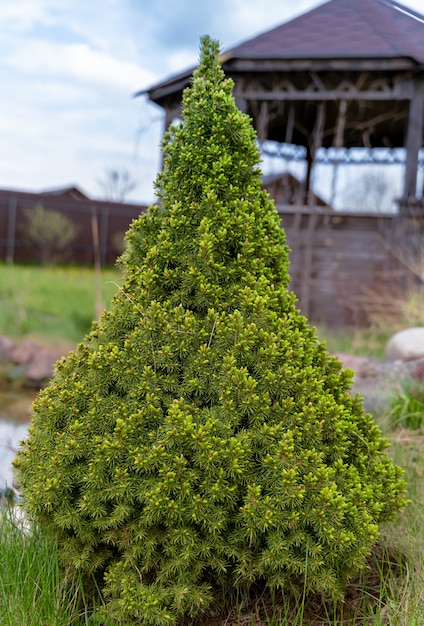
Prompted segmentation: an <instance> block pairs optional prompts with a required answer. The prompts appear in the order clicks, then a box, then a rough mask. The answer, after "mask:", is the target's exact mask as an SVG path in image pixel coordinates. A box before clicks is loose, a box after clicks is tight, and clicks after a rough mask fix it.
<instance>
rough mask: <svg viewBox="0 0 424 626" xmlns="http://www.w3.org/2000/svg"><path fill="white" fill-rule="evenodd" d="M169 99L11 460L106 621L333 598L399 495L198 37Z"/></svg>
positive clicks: (399, 485) (225, 86) (146, 620)
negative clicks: (236, 600)
mask: <svg viewBox="0 0 424 626" xmlns="http://www.w3.org/2000/svg"><path fill="white" fill-rule="evenodd" d="M183 104H184V123H182V124H179V125H177V126H173V127H171V129H170V131H169V132H168V134H167V135H166V137H165V140H164V153H165V163H164V169H163V172H162V173H161V174H160V175H159V176H158V179H157V193H158V198H159V200H160V206H153V207H151V208H150V209H149V211H148V213H147V214H146V215H143V216H142V217H140V219H138V220H137V221H136V222H135V223H134V224H133V225H132V227H131V229H130V231H129V233H128V235H127V249H126V252H125V253H124V256H123V259H122V264H123V269H124V285H123V287H122V288H121V289H120V291H119V292H118V293H117V295H116V296H115V298H114V301H113V304H112V307H111V310H110V311H108V312H105V313H104V314H103V315H102V317H101V319H100V321H99V323H98V324H94V326H93V329H92V331H91V333H90V334H89V335H88V336H87V337H86V340H85V342H84V343H82V344H81V345H79V346H78V348H77V350H76V351H75V352H73V353H72V352H71V353H70V354H69V356H67V357H66V358H65V359H63V360H62V361H61V362H60V363H59V364H58V366H57V371H56V375H55V378H54V380H53V381H52V382H51V384H50V386H49V387H48V388H47V389H45V390H44V391H43V392H42V393H41V394H40V395H39V397H38V400H37V401H36V403H35V406H34V412H35V414H34V418H33V422H32V425H31V427H30V432H29V437H28V439H27V440H26V442H25V443H24V445H23V447H22V449H21V450H20V452H19V455H18V457H17V461H16V468H17V474H18V478H19V480H20V483H21V486H22V490H23V494H24V498H25V502H26V507H27V511H28V515H29V516H30V517H31V518H32V519H34V520H35V521H36V522H37V523H38V524H39V525H41V526H42V527H47V528H48V529H49V530H53V531H54V532H55V533H56V534H57V535H58V537H59V546H60V551H61V554H62V559H63V561H64V562H65V563H66V564H67V566H68V567H69V566H72V567H74V568H75V569H77V570H80V571H81V572H82V573H83V574H84V575H86V576H87V577H90V576H92V575H94V576H95V577H97V580H100V581H101V582H100V584H101V585H103V588H104V592H105V594H106V596H107V603H108V604H107V610H108V612H109V616H112V617H113V618H114V619H115V620H116V623H131V624H145V625H146V626H155V625H158V626H164V625H168V624H174V623H176V622H177V621H178V620H179V619H180V618H183V617H184V616H186V617H192V616H195V615H198V614H200V613H202V612H203V611H205V610H207V609H208V608H209V607H211V606H213V605H214V604H217V603H218V602H219V601H220V600H222V598H223V596H224V595H227V596H228V594H229V592H230V591H232V590H237V595H238V596H239V597H240V594H243V593H248V592H249V590H251V589H252V587H255V588H257V586H258V585H259V586H260V587H263V586H268V587H269V588H271V589H274V590H278V589H281V590H283V591H284V592H285V593H286V592H287V591H293V592H294V593H296V592H299V593H300V594H301V595H302V594H305V593H308V592H310V591H311V592H323V593H325V594H328V595H330V596H333V597H337V596H339V595H340V594H341V593H342V592H343V587H344V585H345V583H346V581H347V580H348V579H349V577H350V576H351V575H352V574H354V573H356V572H357V571H358V570H359V569H361V568H362V567H363V566H364V563H365V560H366V557H367V556H368V555H369V553H370V550H371V548H372V546H373V544H374V543H375V541H376V539H377V537H378V525H379V524H380V523H381V522H384V521H386V520H391V519H393V518H394V517H395V516H396V514H397V513H398V512H399V511H400V510H401V509H402V507H403V506H404V504H405V499H404V489H405V485H404V482H403V480H402V479H401V475H402V472H401V470H400V469H399V468H398V467H396V466H395V465H393V463H392V462H391V460H390V459H389V457H388V456H387V455H386V453H385V449H386V448H387V447H388V443H387V441H386V440H385V439H384V438H383V437H382V435H381V432H380V430H379V429H378V427H377V426H376V424H375V423H374V421H373V420H372V418H371V416H370V415H366V414H364V412H363V407H362V402H361V400H360V398H359V397H354V396H352V395H351V394H350V391H349V390H350V387H351V373H350V372H349V371H344V370H342V367H341V363H340V361H338V360H337V359H336V358H334V357H332V356H330V355H329V353H328V352H327V350H326V348H325V345H324V344H322V343H320V342H319V341H318V339H317V338H316V335H315V331H314V329H312V328H310V327H309V326H308V323H307V321H306V319H305V318H304V317H303V316H302V315H301V314H300V313H299V312H298V310H297V309H296V307H295V297H294V296H293V294H292V293H291V292H290V291H289V290H288V282H289V275H288V249H287V247H286V245H285V235H284V231H283V230H282V229H281V228H280V224H279V218H278V214H277V212H276V210H275V207H274V204H273V202H272V201H271V200H270V199H269V197H268V195H267V193H266V192H264V191H263V190H262V189H261V179H260V169H259V162H260V157H259V153H258V150H257V147H256V144H255V133H254V131H253V129H252V128H251V126H250V123H249V119H248V118H247V117H246V116H245V115H243V114H242V113H241V112H240V111H239V110H238V109H237V107H236V105H235V102H234V99H233V96H232V82H231V81H230V80H227V79H225V77H224V74H223V71H222V68H221V67H220V64H219V47H218V44H217V42H215V41H212V40H211V39H210V38H208V37H205V38H204V39H203V40H202V53H201V60H200V65H199V68H198V69H197V71H196V72H195V74H194V78H193V82H192V85H191V87H190V88H189V89H187V90H186V91H185V94H184V102H183ZM234 595H236V594H235V593H234Z"/></svg>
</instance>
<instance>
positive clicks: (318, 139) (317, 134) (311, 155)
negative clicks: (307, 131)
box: [305, 102, 325, 204]
mask: <svg viewBox="0 0 424 626" xmlns="http://www.w3.org/2000/svg"><path fill="white" fill-rule="evenodd" d="M324 124H325V102H320V103H319V104H318V107H317V117H316V120H315V126H314V132H313V134H312V137H311V141H310V143H309V147H308V149H307V162H308V167H307V172H306V181H305V204H310V203H311V200H312V189H311V187H312V170H313V168H314V166H315V160H316V156H317V151H318V148H320V147H321V145H322V135H323V132H324Z"/></svg>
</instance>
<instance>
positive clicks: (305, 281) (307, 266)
mask: <svg viewBox="0 0 424 626" xmlns="http://www.w3.org/2000/svg"><path fill="white" fill-rule="evenodd" d="M324 124H325V102H320V103H319V105H318V109H317V118H316V120H315V128H314V132H313V135H312V141H311V144H310V148H309V151H308V152H309V157H310V160H309V162H308V178H307V187H306V194H307V202H306V203H307V204H308V206H310V207H311V208H310V213H309V216H308V228H307V231H306V241H305V254H304V257H303V270H302V282H301V287H300V306H301V309H302V313H303V315H306V316H308V315H309V313H310V310H309V309H310V300H311V275H312V264H313V257H314V236H315V229H316V226H317V222H318V215H317V212H316V207H315V206H312V199H313V192H312V189H311V182H312V170H313V167H314V165H315V160H316V155H317V150H318V148H319V147H320V146H321V145H322V136H323V133H324Z"/></svg>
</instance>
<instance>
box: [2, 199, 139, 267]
mask: <svg viewBox="0 0 424 626" xmlns="http://www.w3.org/2000/svg"><path fill="white" fill-rule="evenodd" d="M38 204H42V205H43V207H44V208H46V209H53V210H55V211H58V212H59V213H61V214H63V215H65V216H66V217H68V218H70V219H71V220H72V221H73V222H74V223H75V225H76V226H77V234H76V237H75V239H74V240H73V241H72V242H71V244H70V245H69V248H68V249H67V250H66V254H63V255H59V256H58V258H57V262H59V263H61V262H65V263H82V264H92V263H93V261H94V256H95V254H98V255H99V258H100V261H101V264H102V265H113V264H114V263H115V261H116V258H117V256H118V255H119V254H120V253H121V252H122V249H120V248H119V245H117V243H118V244H119V239H120V237H121V235H123V234H124V233H125V232H126V231H127V229H128V226H129V224H130V223H131V222H132V221H133V220H134V219H136V218H137V217H138V216H139V215H140V213H141V212H143V211H145V210H146V206H145V205H134V204H121V203H116V202H103V201H95V200H90V199H73V198H68V197H63V196H53V195H51V196H50V195H45V196H43V195H42V194H31V193H24V192H16V193H13V192H6V191H3V190H0V261H9V262H10V261H16V262H27V261H40V260H41V259H42V256H43V255H42V251H41V250H40V249H39V247H38V246H37V245H36V244H35V243H34V242H33V241H31V240H30V239H29V237H28V235H27V232H26V227H25V226H26V211H27V210H28V209H31V208H33V207H35V206H37V205H38ZM93 229H94V230H97V237H96V233H95V232H93ZM93 235H94V238H93ZM96 238H97V239H98V250H97V251H96V252H95V250H94V244H95V243H96V241H95V240H96Z"/></svg>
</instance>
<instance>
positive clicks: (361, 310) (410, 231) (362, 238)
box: [278, 206, 424, 327]
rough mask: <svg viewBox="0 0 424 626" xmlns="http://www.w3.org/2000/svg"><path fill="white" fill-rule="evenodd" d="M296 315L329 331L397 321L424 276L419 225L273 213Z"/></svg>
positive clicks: (294, 210)
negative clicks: (283, 238)
mask: <svg viewBox="0 0 424 626" xmlns="http://www.w3.org/2000/svg"><path fill="white" fill-rule="evenodd" d="M278 212H279V214H280V217H281V224H282V226H283V228H284V230H285V232H286V235H287V243H288V245H289V247H290V248H291V254H290V262H291V264H290V275H291V287H292V289H293V291H294V292H295V294H296V296H297V298H298V304H299V308H300V309H301V311H302V312H303V313H304V314H305V315H307V316H308V317H309V318H310V319H311V320H313V321H314V322H324V323H326V324H328V325H329V326H331V327H340V326H363V325H368V324H369V323H371V322H372V321H375V320H376V319H379V320H380V321H383V318H386V319H387V318H389V317H391V318H393V317H396V316H398V315H399V313H400V307H401V304H402V302H403V300H404V298H405V293H406V292H407V291H408V290H410V289H411V288H413V287H415V286H416V285H417V284H419V283H420V282H421V281H422V279H423V277H424V272H423V268H424V266H423V263H422V261H423V260H424V255H423V250H424V244H422V243H421V242H422V241H423V233H424V229H423V221H422V218H421V219H417V218H407V217H406V216H403V217H402V218H400V217H399V216H397V215H392V214H390V215H388V214H375V213H373V214H366V213H354V212H343V213H342V212H339V211H337V212H336V211H333V210H331V209H325V208H321V207H310V206H307V207H303V206H297V207H293V206H291V207H278Z"/></svg>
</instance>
